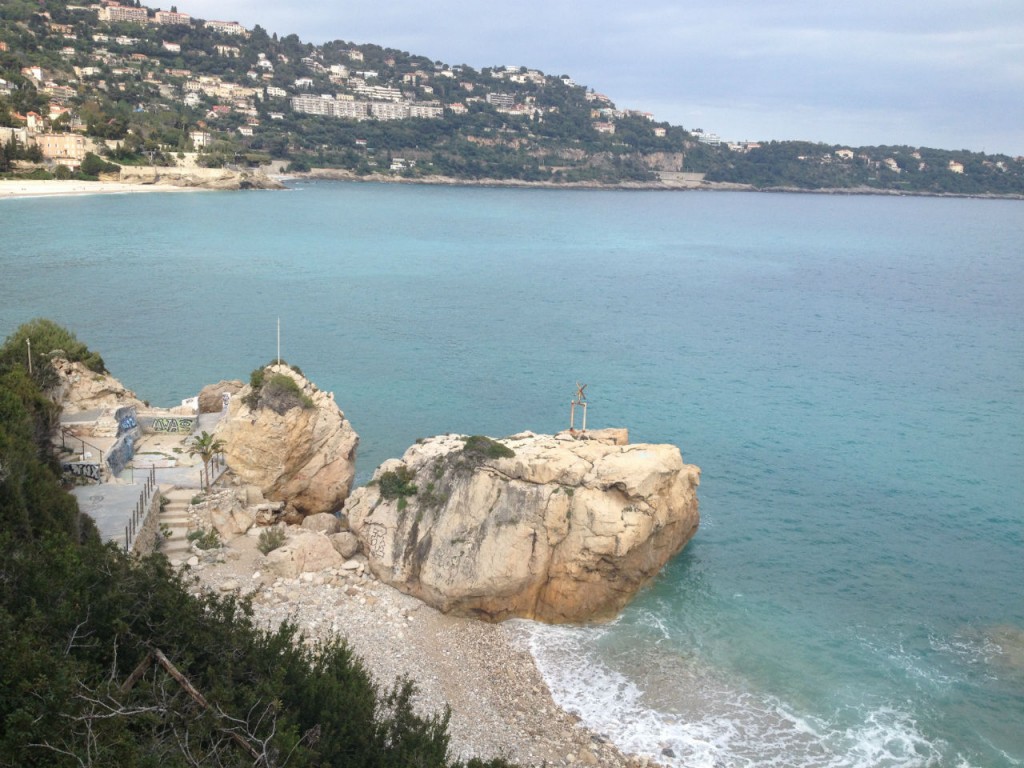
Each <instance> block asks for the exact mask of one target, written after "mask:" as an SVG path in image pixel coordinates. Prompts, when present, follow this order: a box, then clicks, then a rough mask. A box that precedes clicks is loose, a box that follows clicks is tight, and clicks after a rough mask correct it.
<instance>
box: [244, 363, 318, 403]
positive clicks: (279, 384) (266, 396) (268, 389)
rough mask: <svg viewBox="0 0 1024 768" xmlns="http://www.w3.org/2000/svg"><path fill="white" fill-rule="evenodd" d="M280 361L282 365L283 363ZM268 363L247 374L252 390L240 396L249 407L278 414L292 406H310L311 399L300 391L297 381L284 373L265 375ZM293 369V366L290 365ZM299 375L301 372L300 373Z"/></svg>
mask: <svg viewBox="0 0 1024 768" xmlns="http://www.w3.org/2000/svg"><path fill="white" fill-rule="evenodd" d="M283 364H284V363H283V361H282V365H283ZM270 365H274V363H269V364H268V365H266V366H264V367H263V368H257V369H256V370H254V371H253V372H252V373H251V374H250V376H249V386H250V387H251V388H252V391H251V392H249V394H247V395H246V396H245V397H243V398H242V402H243V403H245V404H246V405H247V406H249V408H252V409H253V410H255V409H256V408H269V409H270V410H272V411H274V412H275V413H278V414H284V413H285V412H287V411H289V410H290V409H292V408H312V407H313V399H312V398H311V397H309V395H307V394H305V393H304V392H303V391H302V388H301V387H300V386H299V384H298V382H296V381H295V379H293V378H292V377H291V376H289V375H287V374H285V373H272V374H270V375H269V376H268V375H267V373H268V372H267V368H268V367H269V366H270ZM292 369H293V370H294V369H295V366H292ZM300 375H301V374H300Z"/></svg>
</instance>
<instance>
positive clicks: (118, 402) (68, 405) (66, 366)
mask: <svg viewBox="0 0 1024 768" xmlns="http://www.w3.org/2000/svg"><path fill="white" fill-rule="evenodd" d="M53 369H54V370H55V371H56V372H57V377H58V380H59V382H60V383H59V384H58V387H57V391H56V392H54V399H55V400H56V401H57V402H59V403H60V404H61V406H62V407H63V409H64V411H65V413H78V412H80V411H91V410H96V409H105V408H120V407H122V406H134V407H135V408H138V409H142V408H144V407H145V404H144V403H143V402H142V401H141V400H139V399H138V398H137V397H136V396H135V393H134V392H132V391H131V390H130V389H128V388H127V387H125V386H124V385H123V384H122V383H121V382H120V381H118V380H117V379H115V378H114V377H113V376H111V375H110V374H109V373H96V372H95V371H90V370H89V369H88V368H86V367H85V366H84V365H82V364H81V363H73V362H69V361H68V360H64V359H62V358H55V359H54V360H53Z"/></svg>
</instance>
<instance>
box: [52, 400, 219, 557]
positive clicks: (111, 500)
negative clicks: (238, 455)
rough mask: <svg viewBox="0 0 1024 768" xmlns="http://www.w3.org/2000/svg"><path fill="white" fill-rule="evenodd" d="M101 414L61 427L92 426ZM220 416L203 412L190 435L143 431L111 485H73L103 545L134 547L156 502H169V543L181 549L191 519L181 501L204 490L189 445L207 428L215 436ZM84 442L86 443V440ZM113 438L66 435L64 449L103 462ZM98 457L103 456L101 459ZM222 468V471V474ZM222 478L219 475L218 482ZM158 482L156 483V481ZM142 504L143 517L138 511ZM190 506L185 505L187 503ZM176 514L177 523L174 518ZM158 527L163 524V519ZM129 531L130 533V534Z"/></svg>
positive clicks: (90, 413)
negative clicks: (160, 499)
mask: <svg viewBox="0 0 1024 768" xmlns="http://www.w3.org/2000/svg"><path fill="white" fill-rule="evenodd" d="M102 413H103V412H102V411H85V412H81V413H76V414H70V415H68V416H67V417H65V418H62V420H61V423H62V426H70V425H73V424H85V423H89V422H93V421H95V420H96V419H98V418H99V417H100V416H101V415H102ZM221 415H222V414H220V413H212V414H201V415H200V416H199V419H198V427H197V429H196V430H195V431H194V432H193V433H191V434H153V433H144V434H143V435H142V436H141V437H140V438H139V439H138V440H137V441H136V443H135V451H134V456H133V458H132V459H131V461H130V462H129V463H128V464H127V465H126V466H125V468H124V469H123V470H122V471H121V472H120V473H117V474H116V475H113V476H110V477H108V478H107V482H100V483H88V484H86V485H78V486H75V487H74V488H73V489H72V491H71V493H72V494H73V495H74V496H75V498H76V499H77V500H78V508H79V510H81V511H82V512H84V513H85V514H87V515H89V516H90V517H91V518H92V519H93V520H94V521H95V523H96V527H97V528H98V529H99V532H100V536H101V537H102V539H103V541H113V542H116V543H118V544H120V545H121V546H122V547H125V546H131V544H132V543H134V538H135V532H134V530H132V529H133V525H132V521H133V518H135V519H136V526H138V525H141V520H140V518H141V519H142V520H144V518H145V517H146V516H147V515H148V514H149V512H150V511H151V509H153V508H155V507H156V504H155V502H154V498H155V497H158V496H160V495H162V496H164V497H167V498H170V499H172V500H173V502H174V506H175V509H174V510H173V511H168V520H167V521H166V524H167V525H168V527H169V528H170V529H171V532H172V533H171V542H168V543H173V544H174V545H175V546H176V547H177V548H178V549H180V548H181V547H180V542H176V541H174V540H175V539H179V538H180V539H182V540H184V538H185V534H186V532H187V531H186V529H187V521H186V520H185V519H184V517H183V515H182V514H181V510H180V509H178V507H180V506H181V505H182V500H183V499H190V498H191V497H192V496H194V495H196V494H198V493H200V491H201V489H202V484H203V481H202V472H203V465H202V461H201V460H200V459H199V457H198V456H195V457H192V456H189V455H188V451H189V442H190V440H191V438H192V437H193V436H194V435H197V434H200V433H201V432H202V431H203V430H205V431H207V432H212V431H213V429H214V427H216V425H217V422H218V421H219V420H220V418H221ZM83 440H84V442H83ZM113 442H114V440H113V439H112V438H109V437H88V436H86V437H85V438H78V437H71V436H69V437H66V438H65V444H66V446H67V447H68V448H69V449H71V450H73V451H75V454H76V455H75V457H76V458H78V457H81V456H88V457H89V459H90V460H95V461H101V462H102V456H105V455H106V452H107V451H109V449H110V447H111V445H112V444H113ZM97 454H99V455H97ZM222 471H223V467H222V468H221V472H222ZM218 476H219V473H218V474H215V481H216V478H217V477H218ZM152 481H155V482H152ZM140 506H141V513H140V509H139V508H140ZM185 506H186V507H187V504H185ZM172 516H173V520H172V519H171V517H172ZM159 522H160V523H164V522H165V521H164V520H163V515H161V520H160V521H159ZM126 530H128V533H127V534H126Z"/></svg>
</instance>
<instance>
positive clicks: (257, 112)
mask: <svg viewBox="0 0 1024 768" xmlns="http://www.w3.org/2000/svg"><path fill="white" fill-rule="evenodd" d="M186 10H187V9H182V10H179V9H178V7H177V6H172V7H171V9H170V10H160V9H151V8H147V7H145V6H135V5H121V4H118V3H114V2H106V1H104V2H100V3H93V4H89V5H77V4H74V3H68V2H66V1H65V0H42V2H39V3H34V2H28V0H10V1H9V2H5V3H4V8H3V12H2V15H0V142H2V151H0V175H8V176H10V175H11V174H16V175H20V176H21V177H22V178H53V177H56V178H72V177H78V178H95V177H98V176H99V175H100V174H104V173H105V174H111V173H113V172H115V171H118V170H120V169H123V168H125V167H127V166H156V167H163V168H171V167H179V166H188V167H198V168H225V167H230V168H255V167H267V166H271V167H273V168H275V169H279V170H284V169H287V170H289V171H291V172H305V171H309V170H311V169H314V168H316V169H334V170H336V171H339V172H342V173H344V174H346V175H349V176H353V177H367V178H370V177H372V178H398V179H406V180H417V179H438V178H447V179H454V180H461V181H484V180H497V181H510V182H511V181H515V182H527V183H528V182H534V183H553V184H597V185H624V184H625V185H655V186H670V187H671V186H676V187H678V186H688V187H693V186H706V185H720V186H726V185H728V186H737V185H738V186H740V187H747V188H756V189H797V190H846V191H875V192H877V191H888V192H906V193H936V194H943V193H951V194H987V195H1002V196H1019V195H1021V194H1022V193H1024V159H1022V158H1011V157H1008V156H1005V155H985V154H983V153H976V152H969V151H966V150H959V151H947V150H939V149H928V148H920V147H904V146H888V147H866V148H864V147H862V148H854V147H844V146H840V145H834V146H832V145H825V144H816V143H810V142H797V141H786V142H749V141H744V142H735V141H734V142H730V141H725V140H723V139H722V138H720V137H719V136H718V135H716V134H715V133H714V132H713V131H711V130H703V129H700V128H684V127H682V126H673V125H670V124H668V123H667V122H659V121H658V120H657V118H656V117H655V116H654V115H652V114H650V113H648V112H644V111H641V110H634V109H621V108H619V107H617V106H616V105H615V104H614V103H613V102H612V100H611V99H609V98H608V97H607V96H604V95H602V94H601V93H599V92H597V91H595V90H594V89H593V88H590V87H587V86H586V85H583V84H579V83H577V82H575V81H574V80H573V78H572V77H571V76H570V75H568V74H546V73H544V72H542V71H540V70H538V69H534V68H530V67H528V66H519V65H501V66H488V67H483V68H481V69H474V68H473V67H471V66H469V65H467V64H458V65H449V64H446V63H443V62H440V61H431V60H430V59H428V58H427V57H424V56H418V55H415V54H411V53H407V52H404V51H399V50H394V49H390V48H383V47H381V46H378V45H374V44H365V43H364V44H356V43H352V42H346V41H342V40H335V41H332V42H328V43H324V44H323V45H313V44H312V43H306V42H303V41H302V40H300V39H299V38H298V36H297V35H294V34H289V35H286V36H283V37H279V36H278V34H277V33H276V32H269V31H267V30H265V29H263V28H261V27H260V26H258V25H257V26H255V27H253V28H251V29H249V28H246V27H244V26H243V25H241V24H239V23H237V22H235V21H221V20H204V19H199V18H196V17H193V16H191V15H190V14H189V13H187V12H186ZM681 99H685V94H683V95H681Z"/></svg>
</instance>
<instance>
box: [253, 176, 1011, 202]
mask: <svg viewBox="0 0 1024 768" xmlns="http://www.w3.org/2000/svg"><path fill="white" fill-rule="evenodd" d="M273 178H275V179H277V180H279V181H282V182H287V181H350V182H358V183H378V184H420V185H425V186H445V187H501V188H511V189H589V190H608V191H611V190H619V191H632V190H637V191H663V192H759V193H766V194H791V195H849V196H860V195H876V196H882V197H936V198H956V199H976V200H1024V195H999V194H993V193H979V194H954V193H948V192H924V191H917V192H915V191H909V190H899V189H876V188H874V187H829V188H824V189H802V188H799V187H755V186H753V185H752V184H736V183H732V182H724V181H703V180H701V181H689V180H659V181H627V182H621V183H619V184H604V183H601V182H597V181H579V182H553V181H523V180H520V179H457V178H455V177H452V176H422V177H420V178H415V179H413V178H404V177H396V176H388V175H386V174H379V173H372V174H369V175H367V176H359V175H358V174H356V173H354V172H352V171H346V170H341V169H335V168H314V169H312V170H310V171H306V172H302V173H286V174H280V175H277V176H274V177H273Z"/></svg>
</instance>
